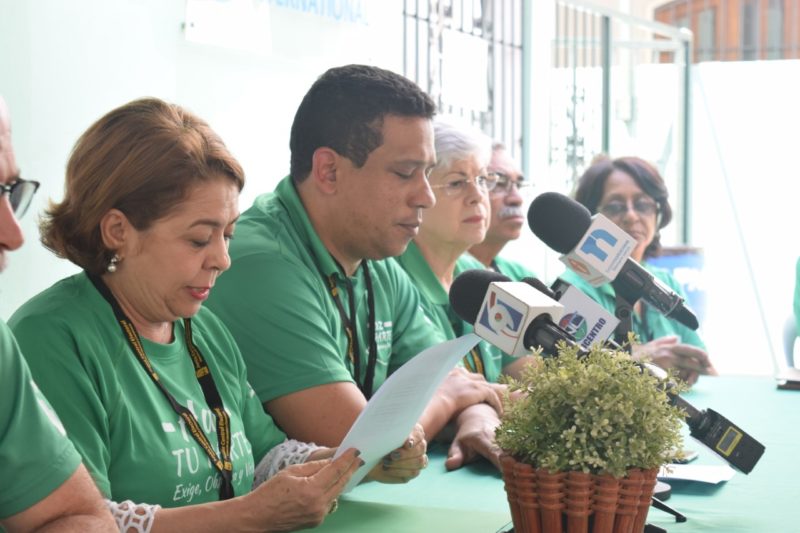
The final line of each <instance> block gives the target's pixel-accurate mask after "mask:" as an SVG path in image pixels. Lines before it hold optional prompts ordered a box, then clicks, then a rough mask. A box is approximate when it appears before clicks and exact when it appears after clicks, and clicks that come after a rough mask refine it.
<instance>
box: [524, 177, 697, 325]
mask: <svg viewBox="0 0 800 533" xmlns="http://www.w3.org/2000/svg"><path fill="white" fill-rule="evenodd" d="M528 225H529V226H530V228H531V230H533V233H534V234H535V235H536V236H537V237H539V239H541V240H542V241H543V242H544V243H545V244H546V245H547V246H549V247H550V248H552V249H553V250H555V251H557V252H560V253H561V254H563V255H562V256H561V258H560V259H561V261H562V262H564V263H565V264H566V265H567V267H568V268H569V269H570V270H572V271H573V272H575V273H576V274H578V275H579V276H581V277H582V278H583V279H585V280H586V281H588V282H589V283H591V284H592V285H593V286H595V287H599V286H600V285H603V284H604V283H611V285H612V286H613V287H614V290H615V291H616V293H617V295H618V296H620V297H622V298H623V299H624V300H625V301H627V302H629V303H630V305H633V304H634V303H635V302H636V301H637V300H639V299H642V300H644V301H645V302H647V303H648V304H649V305H651V306H653V307H654V308H655V309H657V310H658V311H659V312H660V313H662V314H663V315H665V316H667V317H669V318H672V319H674V320H677V321H678V322H680V323H681V324H683V325H685V326H687V327H689V328H691V329H697V327H698V325H699V323H698V322H697V317H696V316H695V315H694V313H693V312H692V311H691V310H690V309H689V308H688V307H686V305H684V301H683V298H682V297H681V296H679V295H678V294H676V293H675V292H674V291H673V290H672V289H670V288H669V287H667V286H666V285H664V284H663V283H661V282H660V281H659V280H657V279H656V278H654V277H653V275H652V274H650V273H649V272H648V271H647V270H645V269H644V268H643V267H642V266H641V265H639V263H637V262H636V261H634V260H632V259H630V258H629V257H628V256H629V255H630V253H631V250H633V247H634V245H635V244H636V240H635V239H633V237H631V236H630V235H628V234H627V233H625V232H624V231H622V230H621V229H620V228H619V227H618V226H617V225H616V224H614V223H613V222H611V221H610V220H608V219H607V218H606V217H604V216H603V215H595V216H594V217H592V215H591V213H589V210H588V209H586V207H584V206H583V205H581V204H579V203H578V202H576V201H575V200H573V199H572V198H569V197H567V196H564V195H563V194H559V193H555V192H546V193H543V194H540V195H539V196H537V197H536V198H535V199H534V200H533V202H532V203H531V207H530V209H529V210H528Z"/></svg>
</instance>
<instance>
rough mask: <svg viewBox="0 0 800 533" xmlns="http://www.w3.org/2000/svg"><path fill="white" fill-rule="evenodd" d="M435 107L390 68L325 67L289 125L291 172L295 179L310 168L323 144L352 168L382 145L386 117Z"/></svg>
mask: <svg viewBox="0 0 800 533" xmlns="http://www.w3.org/2000/svg"><path fill="white" fill-rule="evenodd" d="M435 112H436V105H435V104H434V103H433V100H431V98H430V96H428V95H427V94H425V93H424V92H423V91H422V89H420V88H419V87H418V86H417V85H416V84H415V83H414V82H412V81H411V80H408V79H407V78H404V77H403V76H400V75H399V74H395V73H394V72H391V71H389V70H384V69H381V68H378V67H371V66H367V65H346V66H343V67H336V68H332V69H330V70H328V71H327V72H325V73H324V74H323V75H322V76H320V77H319V78H318V79H317V81H316V82H314V85H312V86H311V89H309V90H308V92H307V93H306V95H305V97H304V98H303V101H302V102H301V103H300V107H298V108H297V113H296V114H295V116H294V122H293V123H292V133H291V137H290V139H289V148H290V150H291V153H292V160H291V167H290V174H291V176H292V179H293V180H294V182H295V183H300V182H301V181H303V180H304V179H305V178H306V177H307V176H308V174H309V173H310V172H311V159H312V156H313V154H314V151H315V150H316V149H317V148H319V147H322V146H325V147H328V148H331V149H333V150H335V151H336V153H338V154H339V155H342V156H344V157H346V158H348V159H349V160H350V161H352V162H353V164H354V165H355V166H356V167H361V166H363V165H364V163H365V162H366V161H367V157H368V156H369V154H370V152H372V151H373V150H374V149H376V148H377V147H379V146H380V145H381V144H382V143H383V137H382V135H381V128H382V126H383V118H384V116H386V115H397V116H401V117H421V118H428V119H430V118H432V117H433V115H434V113H435Z"/></svg>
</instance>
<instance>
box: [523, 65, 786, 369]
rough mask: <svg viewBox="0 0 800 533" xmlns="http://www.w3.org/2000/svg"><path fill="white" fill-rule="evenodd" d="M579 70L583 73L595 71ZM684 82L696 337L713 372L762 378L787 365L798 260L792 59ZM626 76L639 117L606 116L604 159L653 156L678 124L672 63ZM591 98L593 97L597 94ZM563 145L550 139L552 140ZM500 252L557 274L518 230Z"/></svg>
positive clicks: (708, 70)
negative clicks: (607, 153) (698, 255)
mask: <svg viewBox="0 0 800 533" xmlns="http://www.w3.org/2000/svg"><path fill="white" fill-rule="evenodd" d="M564 75H568V76H571V74H568V73H561V74H559V73H558V72H556V73H551V78H552V80H553V83H552V89H551V90H552V92H553V93H554V94H552V95H550V96H549V98H550V101H551V104H552V106H553V110H554V111H553V114H552V117H551V120H553V121H554V122H555V126H554V130H555V131H557V132H558V131H561V130H559V129H558V121H564V122H563V123H565V121H566V119H565V118H564V117H563V108H564V105H566V104H564V101H565V98H567V97H568V95H567V96H565V94H564V87H565V85H564V84H565V83H566V82H565V81H564V80H563V79H562V78H563V77H564ZM579 76H585V77H589V78H591V77H592V76H595V73H592V72H583V73H580V75H579ZM597 76H599V74H598V75H596V76H595V77H597ZM692 77H693V86H692V103H691V106H692V116H693V120H692V129H691V157H692V189H691V194H692V203H693V205H692V213H691V219H692V222H691V235H692V241H691V242H690V243H689V244H691V245H693V246H698V247H700V248H702V250H703V254H704V260H705V267H704V270H703V272H702V277H701V279H699V280H698V283H699V284H700V285H701V286H702V288H703V289H704V290H705V292H706V300H707V308H706V320H705V322H704V324H703V330H702V331H701V333H702V336H703V339H704V340H705V341H706V344H707V345H708V349H709V353H710V355H711V357H712V358H713V360H714V363H715V365H716V366H717V368H718V370H720V371H721V372H723V373H727V374H769V373H772V372H773V368H774V366H775V365H781V364H782V363H783V361H784V356H783V349H782V342H781V338H782V326H783V323H784V321H785V319H786V318H787V317H788V316H789V314H790V313H791V309H792V307H791V304H792V296H793V291H794V283H795V279H794V268H795V261H796V260H797V258H798V256H800V240H799V239H798V238H797V227H798V226H797V222H796V218H797V217H796V213H797V206H798V195H799V194H800V176H799V175H798V171H797V168H798V167H797V163H796V161H797V154H798V141H797V138H798V136H797V128H798V124H800V106H797V105H796V101H797V95H798V94H800V61H796V60H787V61H761V62H726V63H701V64H698V65H695V66H693V67H692ZM634 80H635V84H634V88H633V95H632V96H633V105H634V106H635V108H636V110H637V111H636V123H635V125H634V126H633V127H626V126H625V125H623V124H621V123H620V121H619V117H618V116H617V115H616V114H615V113H612V116H613V117H614V120H615V123H614V125H613V126H612V147H613V149H612V153H611V155H612V156H622V155H639V156H641V157H644V158H646V159H650V160H653V161H655V160H657V159H658V158H659V157H660V156H661V155H662V154H663V153H664V151H665V147H666V146H668V139H669V137H670V133H669V132H670V126H673V127H675V128H677V122H676V119H677V108H676V106H675V92H676V90H677V85H678V81H679V80H678V79H677V78H676V76H675V69H674V67H666V66H663V65H642V66H639V67H637V69H636V72H635V75H634ZM597 85H598V87H599V82H598V84H597ZM612 90H613V88H612ZM593 96H594V97H596V98H595V99H596V100H598V101H599V95H593ZM612 100H613V99H612ZM563 123H562V125H563ZM536 125H537V124H536V123H535V126H536ZM562 130H563V128H562ZM562 134H563V131H562ZM561 140H563V139H562V138H561V136H558V138H557V139H554V140H553V142H558V141H561ZM675 150H677V144H673V145H672V156H671V157H670V158H669V159H668V160H667V161H668V168H667V172H666V177H667V182H668V183H669V185H670V188H671V194H672V196H673V198H675V197H676V196H677V194H676V193H677V191H676V190H675V176H676V171H677V169H676V168H675V163H676V161H675V155H676V154H675V153H674V152H675ZM667 151H668V150H667ZM554 173H557V172H554ZM532 177H533V179H534V181H535V182H537V183H538V186H537V189H539V191H538V192H541V190H543V189H544V190H546V189H555V190H560V191H562V192H568V189H567V186H566V184H565V183H564V180H563V179H561V180H560V183H559V180H557V179H556V180H554V179H553V176H545V177H544V179H542V178H541V177H540V176H536V175H534V176H532ZM542 183H544V184H546V185H544V186H543V185H541V184H542ZM673 205H675V203H674V202H673ZM675 226H676V224H675V222H673V223H672V224H670V226H668V227H667V228H666V229H665V230H663V231H662V234H663V239H662V240H663V242H664V243H665V244H667V245H670V244H676V243H677V241H678V237H679V236H678V234H677V233H676V232H675V231H672V230H671V229H674V228H675ZM507 254H508V255H509V256H510V257H514V258H516V259H518V260H521V261H527V262H529V263H530V264H532V265H534V269H535V270H536V272H537V274H539V275H541V276H542V277H543V278H544V279H546V280H548V281H552V280H553V279H554V278H555V277H556V276H558V275H559V274H560V272H561V271H563V267H562V266H561V264H560V263H558V261H557V260H556V254H555V253H553V252H550V251H549V250H546V249H543V246H542V245H541V243H538V242H537V240H536V239H535V237H533V236H532V235H530V232H527V231H525V232H524V234H523V236H522V238H521V239H520V240H519V242H515V243H512V244H511V245H509V246H508V250H507Z"/></svg>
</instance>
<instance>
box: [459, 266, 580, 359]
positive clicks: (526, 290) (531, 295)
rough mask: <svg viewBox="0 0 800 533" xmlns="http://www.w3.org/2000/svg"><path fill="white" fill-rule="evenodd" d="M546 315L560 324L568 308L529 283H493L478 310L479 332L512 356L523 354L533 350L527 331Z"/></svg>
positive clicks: (476, 325) (476, 327) (477, 327)
mask: <svg viewBox="0 0 800 533" xmlns="http://www.w3.org/2000/svg"><path fill="white" fill-rule="evenodd" d="M542 314H547V315H550V320H552V321H553V322H556V323H557V322H558V320H559V319H560V318H561V316H562V315H563V314H564V307H563V306H562V305H561V304H560V303H558V302H556V301H555V300H553V299H552V298H550V297H548V296H547V295H545V294H543V293H541V292H539V291H538V290H537V289H535V288H533V287H532V286H530V285H528V284H527V283H520V282H516V281H501V282H492V283H490V284H489V289H488V290H487V291H486V296H485V297H484V299H483V304H482V305H481V309H480V311H479V312H478V321H477V322H476V323H475V333H476V334H477V335H478V336H479V337H481V338H482V339H484V340H486V341H487V342H489V343H490V344H492V345H494V346H497V347H498V348H500V349H501V350H503V351H504V352H506V353H507V354H509V355H511V356H512V357H523V356H526V355H529V353H530V350H529V349H528V348H527V347H526V346H525V343H524V340H525V339H524V338H525V332H526V331H527V329H528V326H529V325H530V324H531V322H533V320H534V319H535V318H537V317H538V316H540V315H542Z"/></svg>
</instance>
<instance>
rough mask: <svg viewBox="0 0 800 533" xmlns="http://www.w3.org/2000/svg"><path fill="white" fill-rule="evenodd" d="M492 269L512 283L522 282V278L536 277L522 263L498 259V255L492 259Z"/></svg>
mask: <svg viewBox="0 0 800 533" xmlns="http://www.w3.org/2000/svg"><path fill="white" fill-rule="evenodd" d="M494 267H495V268H494V270H496V271H497V272H499V273H500V274H503V275H504V276H508V277H509V278H511V279H512V280H513V281H522V280H523V279H524V278H535V277H536V274H534V273H533V271H532V270H530V269H529V268H528V267H526V266H525V265H523V264H522V263H519V262H517V261H512V260H511V259H506V258H504V257H500V256H499V255H498V256H497V257H495V258H494Z"/></svg>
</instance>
